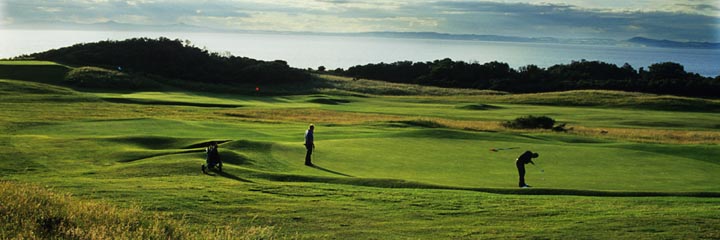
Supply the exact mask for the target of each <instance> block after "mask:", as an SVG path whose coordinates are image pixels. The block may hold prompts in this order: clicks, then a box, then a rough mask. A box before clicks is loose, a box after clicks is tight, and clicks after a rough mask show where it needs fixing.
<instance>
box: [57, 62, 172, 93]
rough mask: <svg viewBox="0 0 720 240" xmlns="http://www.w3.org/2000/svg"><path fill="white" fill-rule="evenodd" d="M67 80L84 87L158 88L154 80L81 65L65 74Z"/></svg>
mask: <svg viewBox="0 0 720 240" xmlns="http://www.w3.org/2000/svg"><path fill="white" fill-rule="evenodd" d="M65 82H67V83H68V84H70V85H73V86H76V87H82V88H99V89H113V90H140V89H152V88H158V87H159V84H158V83H157V82H155V81H153V80H150V79H146V78H142V77H137V76H131V75H129V74H126V73H122V72H118V71H114V70H108V69H103V68H98V67H79V68H76V69H73V70H72V71H70V72H68V73H67V75H65Z"/></svg>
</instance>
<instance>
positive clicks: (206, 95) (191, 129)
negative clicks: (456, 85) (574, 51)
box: [0, 62, 720, 239]
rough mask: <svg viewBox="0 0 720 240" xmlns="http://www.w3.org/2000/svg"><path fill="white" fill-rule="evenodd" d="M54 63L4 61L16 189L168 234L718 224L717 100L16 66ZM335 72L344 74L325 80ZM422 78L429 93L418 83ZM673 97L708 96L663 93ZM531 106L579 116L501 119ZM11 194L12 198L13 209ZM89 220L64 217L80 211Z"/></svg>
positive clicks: (706, 231)
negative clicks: (81, 75)
mask: <svg viewBox="0 0 720 240" xmlns="http://www.w3.org/2000/svg"><path fill="white" fill-rule="evenodd" d="M47 66H53V67H50V68H53V69H54V68H56V67H54V66H60V67H62V68H65V69H66V70H65V74H66V75H67V73H69V72H71V71H73V70H77V69H79V68H75V67H67V66H62V65H56V64H53V63H37V62H24V63H17V62H13V63H7V62H3V63H2V64H0V69H4V75H2V73H3V71H0V76H2V77H1V78H3V79H2V80H0V92H2V93H3V94H2V95H0V109H2V110H0V131H2V133H3V134H2V135H0V156H2V157H0V180H2V181H12V182H13V183H7V182H3V184H12V185H8V186H10V187H8V188H4V189H11V188H28V189H31V191H28V192H24V193H22V192H21V193H17V194H19V195H20V196H24V197H27V196H44V194H45V193H44V192H45V191H48V190H47V189H46V188H49V189H51V191H52V192H57V193H60V194H64V193H71V194H72V195H73V198H72V199H69V200H67V201H65V200H63V202H62V203H63V204H64V205H63V206H65V207H61V208H58V209H61V210H57V211H60V212H63V211H65V212H67V211H71V212H88V213H92V211H91V210H88V209H84V208H80V209H76V208H71V207H72V206H83V205H84V202H86V201H87V202H93V203H96V202H97V203H99V204H102V205H107V206H109V207H110V208H113V209H118V210H117V211H125V210H127V211H130V212H132V213H131V214H130V213H128V214H127V215H128V216H133V218H131V219H134V218H136V217H139V218H142V219H147V222H148V224H149V225H152V226H156V225H159V226H161V227H159V228H156V229H163V227H162V226H165V225H166V224H167V226H172V227H173V228H182V229H184V230H187V232H184V231H183V232H181V233H179V234H178V235H173V236H176V237H177V238H190V239H192V238H196V237H197V236H198V235H193V234H200V236H203V237H205V236H215V235H212V234H213V233H212V232H213V231H215V233H216V234H218V235H216V236H219V237H220V238H223V237H227V238H249V239H252V238H307V239H318V238H319V239H323V238H342V239H368V238H379V239H406V238H421V239H428V238H441V239H447V238H451V239H456V238H460V239H463V238H469V239H476V238H590V239H594V238H597V239H606V238H612V239H629V238H653V239H656V238H718V237H720V231H718V230H717V227H716V226H718V225H720V218H718V217H717V216H720V207H718V206H720V204H718V203H720V198H719V197H720V187H718V186H720V180H718V179H717V178H716V177H715V175H716V174H715V173H717V172H718V171H719V170H720V162H718V160H717V158H716V157H715V156H718V155H719V154H720V147H719V146H718V143H720V130H719V129H718V125H717V124H716V123H717V122H720V114H718V113H717V112H715V111H714V110H713V109H715V106H716V105H717V102H716V100H706V99H696V98H676V97H671V96H655V95H647V94H636V93H622V92H595V91H581V92H561V93H554V94H529V95H509V94H504V93H497V92H474V91H469V92H466V93H467V94H466V95H462V96H456V94H455V92H452V91H465V90H446V89H440V88H418V89H415V90H407V88H408V86H405V85H391V86H389V88H396V89H403V91H406V92H403V94H401V95H400V96H398V95H380V93H379V92H373V91H375V90H358V88H359V87H360V86H362V85H366V84H360V85H357V83H358V81H352V80H343V79H334V80H332V81H327V82H324V83H322V84H318V85H316V86H323V87H318V88H316V89H315V90H313V92H312V93H310V94H298V95H276V94H272V95H261V94H258V95H254V94H250V95H243V94H234V93H232V91H223V92H212V91H210V92H208V91H189V90H186V89H183V88H177V87H173V86H170V85H165V84H164V83H163V82H159V84H161V86H160V88H159V89H154V90H132V91H120V92H118V91H112V90H103V89H102V88H94V89H92V91H89V90H87V89H84V88H78V87H76V86H74V85H72V84H67V83H66V82H63V80H62V79H64V77H65V75H63V76H62V77H60V78H53V79H50V77H38V76H33V75H35V74H38V75H43V74H45V73H42V74H39V73H37V72H39V71H32V70H25V73H24V74H16V75H8V73H7V72H15V71H17V70H14V69H15V67H18V68H20V69H32V68H33V67H36V68H37V69H38V70H39V69H44V68H46V67H47ZM99 71H100V70H99ZM102 71H104V70H102ZM28 74H30V75H31V76H27V75H28ZM59 76H60V74H57V75H56V77H59ZM323 78H324V77H323ZM111 79H115V78H111ZM321 80H322V78H321V79H319V80H318V81H321ZM333 81H335V82H333ZM340 81H347V83H345V82H340ZM363 81H369V80H363ZM361 83H362V82H361ZM334 84H341V85H344V86H345V87H341V88H331V89H328V87H332V86H335V85H334ZM385 87H386V86H382V85H376V86H374V87H372V88H375V89H382V88H385ZM378 91H381V92H382V91H384V90H378ZM445 91H451V92H452V93H451V92H445ZM387 93H388V92H385V94H387ZM416 93H427V94H428V95H424V96H412V95H411V96H408V95H407V94H416ZM584 95H587V96H590V95H592V96H594V95H598V97H593V98H592V99H593V100H587V99H586V98H583V96H584ZM668 99H669V100H668ZM580 100H584V101H586V102H580V103H578V102H577V101H580ZM640 100H642V102H637V103H636V101H640ZM667 101H672V102H682V103H683V104H687V105H688V106H694V105H695V104H705V105H702V106H699V107H697V108H689V109H687V110H685V109H683V108H678V107H668V108H664V107H662V106H663V104H664V103H667ZM562 103H565V104H562ZM652 104H657V106H660V107H656V106H653V107H646V105H652ZM668 105H672V104H669V103H668ZM531 114H532V115H546V116H550V117H553V118H555V119H556V120H558V121H560V122H565V123H568V126H569V127H573V128H574V130H571V131H569V132H567V133H559V132H552V131H547V130H510V129H505V128H503V127H501V126H500V124H499V122H501V121H507V120H510V119H513V118H515V117H518V116H525V115H531ZM309 123H315V124H316V126H317V130H316V141H317V142H316V145H317V151H316V153H315V154H314V163H315V164H316V167H306V166H304V165H303V157H304V149H303V146H302V135H303V131H304V129H306V128H307V125H308V124H309ZM601 130H602V131H604V133H603V132H601ZM210 141H218V142H221V144H220V154H221V157H222V159H223V160H224V161H225V164H226V166H225V168H224V169H225V171H224V172H223V173H219V172H211V173H210V174H207V175H206V174H202V173H201V172H200V164H202V163H203V162H204V157H205V155H204V152H203V147H204V146H206V145H207V143H209V142H210ZM492 148H513V149H509V150H502V151H497V152H494V151H490V149H492ZM524 150H533V151H537V152H539V153H540V158H538V159H537V161H536V162H537V163H538V164H537V165H536V166H528V174H527V181H528V183H529V184H530V185H533V186H534V187H533V188H530V189H519V188H517V187H516V185H517V175H516V174H517V173H516V169H515V167H514V160H515V158H517V156H518V155H520V153H522V152H523V151H524ZM27 184H30V185H27ZM35 186H42V187H41V188H37V187H35ZM3 195H5V194H3ZM53 201H55V200H53ZM3 202H5V201H3ZM61 205H62V204H61ZM5 206H7V205H0V212H3V211H6V212H8V211H10V210H8V209H9V208H7V207H5ZM40 209H44V208H40ZM63 209H72V210H63ZM48 211H55V210H51V209H49V210H48ZM28 214H31V215H28V216H32V218H37V217H38V216H45V215H43V214H45V213H28ZM123 214H125V213H123ZM3 216H5V215H3ZM53 216H65V215H62V214H60V215H53ZM156 216H160V218H159V220H157V221H155V220H153V219H156ZM107 218H114V217H113V216H108V217H107ZM15 219H16V218H4V219H3V220H4V221H3V222H2V226H3V227H2V228H0V229H3V231H2V232H0V238H14V237H17V236H24V237H31V236H30V235H29V233H27V232H26V231H25V230H22V229H14V228H9V227H8V226H10V225H12V224H14V223H15V222H17V221H18V220H15ZM121 219H122V218H121ZM77 221H80V222H83V221H88V220H77ZM77 221H75V220H73V221H70V222H71V223H72V224H77V225H78V226H86V225H83V224H80V223H77ZM35 228H37V227H35ZM25 229H28V228H25ZM29 229H33V227H29ZM217 229H220V230H217ZM216 230H217V231H216ZM96 231H99V230H96ZM153 231H154V230H153ZM128 234H133V233H132V231H130V233H128ZM138 234H140V233H138ZM158 234H160V236H164V235H162V234H166V232H165V231H162V230H159V232H158ZM56 236H64V235H60V234H58V235H56Z"/></svg>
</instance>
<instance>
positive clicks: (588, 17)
mask: <svg viewBox="0 0 720 240" xmlns="http://www.w3.org/2000/svg"><path fill="white" fill-rule="evenodd" d="M110 21H112V22H117V23H124V24H133V25H170V24H187V25H193V26H199V27H203V28H212V29H215V30H220V31H236V30H261V31H297V32H334V33H348V32H376V31H390V32H440V33H451V34H489V35H507V36H519V37H559V38H604V39H615V40H624V39H628V38H632V37H648V38H654V39H668V40H675V41H703V42H720V1H718V0H685V1H677V0H673V1H670V0H604V1H590V0H564V1H559V0H504V1H502V0H499V1H475V0H414V1H410V0H273V1H265V0H263V1H261V0H219V1H204V0H178V1H166V0H55V1H39V0H0V28H34V27H38V26H44V27H47V26H53V28H63V27H64V26H66V25H68V24H94V23H103V22H110ZM137 27H138V28H141V27H140V26H137Z"/></svg>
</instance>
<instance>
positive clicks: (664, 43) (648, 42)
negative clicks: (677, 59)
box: [627, 37, 720, 49]
mask: <svg viewBox="0 0 720 240" xmlns="http://www.w3.org/2000/svg"><path fill="white" fill-rule="evenodd" d="M627 41H628V42H630V43H634V44H640V45H643V46H648V47H663V48H714V49H720V43H711V42H677V41H670V40H656V39H650V38H644V37H634V38H631V39H628V40H627Z"/></svg>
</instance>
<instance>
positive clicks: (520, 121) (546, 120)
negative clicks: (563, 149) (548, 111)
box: [502, 115, 555, 129]
mask: <svg viewBox="0 0 720 240" xmlns="http://www.w3.org/2000/svg"><path fill="white" fill-rule="evenodd" d="M502 125H503V126H504V127H506V128H517V129H534V128H542V129H552V127H553V125H555V119H552V118H550V117H546V116H537V117H536V116H533V115H529V116H525V117H519V118H516V119H515V120H512V121H507V122H504V123H503V124H502Z"/></svg>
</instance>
